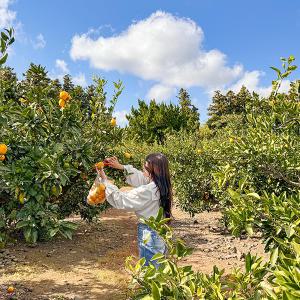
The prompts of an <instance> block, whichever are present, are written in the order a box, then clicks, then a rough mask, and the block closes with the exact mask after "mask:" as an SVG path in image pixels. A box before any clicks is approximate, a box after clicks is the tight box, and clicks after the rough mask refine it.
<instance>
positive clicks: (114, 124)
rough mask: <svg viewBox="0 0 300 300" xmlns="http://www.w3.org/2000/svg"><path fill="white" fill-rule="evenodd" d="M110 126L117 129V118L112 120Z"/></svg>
mask: <svg viewBox="0 0 300 300" xmlns="http://www.w3.org/2000/svg"><path fill="white" fill-rule="evenodd" d="M110 125H111V126H113V127H115V126H116V125H117V119H116V118H112V119H111V121H110Z"/></svg>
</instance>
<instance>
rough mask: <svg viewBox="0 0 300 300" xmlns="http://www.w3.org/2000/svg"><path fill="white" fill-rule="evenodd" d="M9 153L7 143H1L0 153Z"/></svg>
mask: <svg viewBox="0 0 300 300" xmlns="http://www.w3.org/2000/svg"><path fill="white" fill-rule="evenodd" d="M6 153H7V146H6V145H5V144H0V155H5V154H6Z"/></svg>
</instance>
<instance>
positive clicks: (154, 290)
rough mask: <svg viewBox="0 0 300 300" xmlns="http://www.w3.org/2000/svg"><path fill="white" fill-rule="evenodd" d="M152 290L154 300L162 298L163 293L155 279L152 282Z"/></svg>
mask: <svg viewBox="0 0 300 300" xmlns="http://www.w3.org/2000/svg"><path fill="white" fill-rule="evenodd" d="M151 292H152V297H153V300H161V293H160V290H159V287H158V285H157V284H156V282H155V281H152V283H151Z"/></svg>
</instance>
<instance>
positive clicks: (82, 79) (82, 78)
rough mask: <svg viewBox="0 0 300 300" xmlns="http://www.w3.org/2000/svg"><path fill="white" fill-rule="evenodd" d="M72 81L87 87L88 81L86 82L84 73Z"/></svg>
mask: <svg viewBox="0 0 300 300" xmlns="http://www.w3.org/2000/svg"><path fill="white" fill-rule="evenodd" d="M72 81H73V82H74V84H76V85H80V86H82V87H86V86H87V81H86V78H85V75H84V74H83V73H79V74H77V75H76V76H74V77H72Z"/></svg>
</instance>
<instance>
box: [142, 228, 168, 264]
mask: <svg viewBox="0 0 300 300" xmlns="http://www.w3.org/2000/svg"><path fill="white" fill-rule="evenodd" d="M138 247H139V254H140V258H142V257H145V259H146V263H145V266H148V265H149V262H150V260H151V258H152V257H153V255H155V254H157V253H163V254H165V253H166V245H165V242H164V240H163V239H162V238H161V237H160V236H159V235H158V234H157V232H156V231H155V230H153V229H151V228H150V227H149V226H148V225H146V224H143V223H138ZM151 263H152V264H153V265H154V266H155V267H156V268H157V267H158V263H157V262H156V261H152V262H151Z"/></svg>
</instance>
